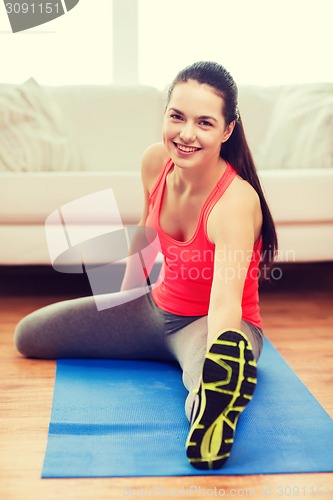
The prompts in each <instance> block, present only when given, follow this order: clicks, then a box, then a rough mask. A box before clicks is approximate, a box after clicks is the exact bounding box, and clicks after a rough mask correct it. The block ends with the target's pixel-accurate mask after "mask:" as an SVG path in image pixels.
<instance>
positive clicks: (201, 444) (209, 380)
mask: <svg viewBox="0 0 333 500" xmlns="http://www.w3.org/2000/svg"><path fill="white" fill-rule="evenodd" d="M241 328H242V330H229V331H228V330H226V331H224V332H221V333H220V335H219V336H218V337H217V339H215V341H214V342H213V344H212V345H211V346H210V348H209V351H208V352H206V351H207V349H206V340H207V317H203V318H200V319H198V320H197V321H195V322H194V323H192V324H190V325H188V326H187V327H185V328H184V329H182V330H180V331H179V332H178V333H176V334H175V335H171V336H170V337H169V338H168V340H169V344H170V347H171V348H172V350H173V352H174V354H175V356H176V357H177V358H178V359H179V362H180V364H181V366H182V368H183V374H184V375H183V379H184V384H185V385H186V386H187V389H188V390H189V395H188V398H187V400H186V407H185V410H186V415H187V417H188V418H189V419H190V421H191V425H190V431H189V434H188V437H187V441H186V453H187V457H188V459H189V461H190V463H191V464H192V465H193V466H194V467H196V468H198V469H203V470H210V469H218V468H220V467H222V465H223V464H224V463H225V461H226V460H227V458H228V457H229V456H230V451H231V448H232V444H233V441H234V433H235V429H236V425H237V421H238V417H239V415H240V414H241V412H242V411H243V410H244V409H245V407H246V405H247V404H248V403H249V401H250V400H251V398H252V394H253V391H254V388H255V385H256V363H255V358H256V357H258V356H259V354H260V350H261V342H262V332H261V330H259V329H256V328H255V327H254V326H253V325H250V324H249V323H246V322H244V321H243V322H242V325H241ZM194 389H196V394H195V393H194V391H193V390H194Z"/></svg>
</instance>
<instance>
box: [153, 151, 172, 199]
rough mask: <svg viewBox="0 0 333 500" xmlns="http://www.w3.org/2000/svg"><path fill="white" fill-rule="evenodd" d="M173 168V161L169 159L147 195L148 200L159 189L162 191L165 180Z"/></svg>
mask: <svg viewBox="0 0 333 500" xmlns="http://www.w3.org/2000/svg"><path fill="white" fill-rule="evenodd" d="M172 167H173V161H172V159H171V158H169V159H168V160H167V161H166V163H165V165H164V167H163V168H162V170H161V172H160V173H159V176H158V177H157V181H156V182H155V185H154V187H153V189H152V190H151V192H150V195H149V200H150V199H151V198H152V197H153V196H154V195H155V194H156V192H157V191H158V190H159V188H160V187H162V190H163V189H164V186H165V178H166V176H167V175H168V173H169V172H170V170H171V168H172Z"/></svg>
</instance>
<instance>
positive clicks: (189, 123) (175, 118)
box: [163, 80, 234, 168]
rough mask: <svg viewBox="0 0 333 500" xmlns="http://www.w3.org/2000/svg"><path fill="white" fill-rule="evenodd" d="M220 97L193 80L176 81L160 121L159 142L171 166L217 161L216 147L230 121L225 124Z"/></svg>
mask: <svg viewBox="0 0 333 500" xmlns="http://www.w3.org/2000/svg"><path fill="white" fill-rule="evenodd" d="M223 104H224V102H223V98H222V97H220V96H219V95H217V94H216V93H215V91H214V89H213V88H212V87H210V86H209V85H205V84H200V83H198V82H197V81H195V80H188V81H187V82H184V83H183V82H182V83H177V84H176V85H175V87H174V89H173V92H172V94H171V98H170V101H169V103H168V106H167V109H166V112H165V116H164V123H163V142H164V145H165V147H166V149H167V151H168V153H169V155H170V156H171V158H172V160H173V161H174V163H175V165H177V166H179V167H183V168H188V167H195V166H200V165H208V164H215V163H218V162H220V150H221V145H222V143H223V142H225V141H226V140H228V138H229V137H230V135H231V133H232V131H233V128H234V122H232V123H231V124H230V125H228V126H227V125H226V123H225V119H224V116H223V114H222V110H223Z"/></svg>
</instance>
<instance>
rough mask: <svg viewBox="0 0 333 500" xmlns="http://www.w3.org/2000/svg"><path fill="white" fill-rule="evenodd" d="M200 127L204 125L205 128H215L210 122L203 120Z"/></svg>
mask: <svg viewBox="0 0 333 500" xmlns="http://www.w3.org/2000/svg"><path fill="white" fill-rule="evenodd" d="M200 125H203V126H204V127H212V126H213V125H212V124H211V123H210V122H207V121H206V120H202V121H201V122H200Z"/></svg>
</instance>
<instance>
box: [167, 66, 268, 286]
mask: <svg viewBox="0 0 333 500" xmlns="http://www.w3.org/2000/svg"><path fill="white" fill-rule="evenodd" d="M188 80H195V81H196V82H198V83H200V84H206V85H209V86H210V87H212V88H213V89H214V90H215V92H216V93H217V94H218V95H219V96H221V97H222V98H223V103H224V105H223V110H222V112H223V116H224V119H225V121H226V124H227V125H229V124H230V123H231V122H232V121H234V120H235V122H236V124H235V128H234V130H233V132H232V134H231V136H230V137H229V139H228V140H227V141H226V142H224V143H223V144H222V147H221V152H220V156H221V158H223V159H224V160H226V161H228V162H229V163H230V165H231V166H232V167H233V168H234V169H235V170H236V172H237V174H238V175H239V176H240V177H242V178H243V179H245V180H246V181H248V182H249V183H250V184H251V186H253V188H254V189H255V190H256V192H257V193H258V196H259V198H260V203H261V210H262V214H263V226H262V257H261V267H263V266H265V269H267V267H268V268H269V267H270V265H271V264H272V263H273V260H274V257H275V256H276V252H277V249H278V241H277V235H276V231H275V225H274V221H273V218H272V215H271V212H270V209H269V207H268V204H267V202H266V199H265V196H264V193H263V190H262V187H261V184H260V181H259V178H258V174H257V169H256V167H255V164H254V161H253V157H252V154H251V151H250V148H249V146H248V143H247V140H246V137H245V132H244V127H243V123H242V120H241V117H240V114H239V110H238V89H237V85H236V83H235V81H234V79H233V77H232V76H231V75H230V73H229V72H228V71H227V70H226V69H225V68H224V67H223V66H222V65H220V64H218V63H215V62H211V61H199V62H196V63H194V64H192V65H190V66H187V67H186V68H185V69H183V70H181V71H180V72H179V73H178V75H177V76H176V78H175V79H174V80H173V82H172V84H171V86H170V88H169V92H168V101H169V100H170V97H171V94H172V91H173V89H174V87H175V85H177V83H181V82H187V81H188ZM264 276H265V273H264ZM264 276H263V275H261V277H262V278H263V277H264Z"/></svg>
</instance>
